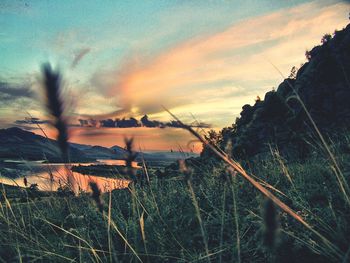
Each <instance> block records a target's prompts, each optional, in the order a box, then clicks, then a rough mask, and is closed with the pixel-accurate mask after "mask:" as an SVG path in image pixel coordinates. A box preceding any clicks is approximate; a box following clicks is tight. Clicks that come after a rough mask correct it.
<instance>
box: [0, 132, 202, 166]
mask: <svg viewBox="0 0 350 263" xmlns="http://www.w3.org/2000/svg"><path fill="white" fill-rule="evenodd" d="M69 155H70V161H71V162H91V161H96V160H97V159H119V160H120V159H124V158H125V157H126V155H127V152H126V150H125V149H124V148H122V147H120V146H118V145H114V146H112V147H111V148H108V147H103V146H99V145H86V144H78V143H69ZM195 156H198V155H197V154H194V153H179V152H152V153H150V152H146V153H138V156H137V160H139V161H140V160H141V159H142V158H143V159H145V160H146V161H148V160H149V161H154V160H167V161H175V160H177V159H183V158H188V157H195ZM0 158H3V159H4V158H5V159H24V160H33V161H35V160H44V159H46V160H48V161H49V162H62V159H61V155H60V150H59V148H58V145H57V142H56V141H55V140H52V139H48V138H46V137H43V136H41V135H37V134H35V133H33V132H29V131H25V130H22V129H20V128H17V127H13V128H8V129H0Z"/></svg>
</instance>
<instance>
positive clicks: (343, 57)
mask: <svg viewBox="0 0 350 263" xmlns="http://www.w3.org/2000/svg"><path fill="white" fill-rule="evenodd" d="M306 55H307V58H308V60H309V61H308V62H307V63H305V64H304V65H303V66H302V67H301V68H300V69H299V70H298V71H297V73H296V76H295V77H294V78H287V79H285V80H284V81H283V82H282V83H281V84H280V85H279V86H278V89H277V90H276V91H269V92H267V93H266V94H265V97H264V99H263V100H258V101H256V103H255V104H254V105H253V106H251V105H244V106H243V108H242V112H241V113H240V117H239V118H237V120H236V122H235V124H233V125H232V127H229V128H224V129H223V130H222V131H221V132H220V134H218V135H217V138H216V139H215V140H216V141H217V142H218V143H219V145H220V146H221V147H223V148H224V147H225V146H226V145H227V143H228V142H229V141H232V149H233V150H232V153H233V155H234V156H235V157H236V158H245V157H251V156H254V155H256V154H259V153H265V152H267V151H269V145H273V146H274V147H277V148H278V149H279V151H280V152H281V153H284V154H286V155H293V156H295V155H298V157H303V156H304V155H305V154H307V153H308V151H309V150H310V149H309V145H308V143H307V142H306V141H307V140H309V139H310V138H315V129H314V128H313V125H312V123H311V122H310V119H309V118H308V116H307V114H306V112H305V110H304V109H303V107H302V104H301V103H300V101H298V99H297V98H296V97H297V96H296V95H298V96H299V97H300V99H301V101H302V102H303V103H304V105H305V107H306V109H307V111H308V112H309V113H310V115H311V117H312V119H313V120H314V122H315V123H316V125H317V127H318V128H319V129H320V130H321V132H322V133H323V134H325V135H326V136H327V135H335V134H336V133H338V132H341V131H344V130H347V129H348V128H349V127H350V25H348V26H347V27H346V28H344V29H343V30H341V31H337V32H335V34H334V36H333V37H331V36H330V35H325V37H324V38H323V39H322V45H320V46H316V47H314V48H313V49H312V50H311V51H309V52H307V54H306ZM214 137H215V136H214ZM208 155H210V151H209V150H208V149H206V148H204V150H203V152H202V156H208Z"/></svg>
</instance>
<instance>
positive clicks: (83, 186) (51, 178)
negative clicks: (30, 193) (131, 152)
mask: <svg viewBox="0 0 350 263" xmlns="http://www.w3.org/2000/svg"><path fill="white" fill-rule="evenodd" d="M91 164H107V165H124V164H125V161H123V160H98V161H97V162H94V163H71V164H62V163H55V164H53V163H51V164H44V163H40V162H25V163H21V164H20V165H25V166H26V168H28V170H30V175H26V176H25V178H26V179H27V186H29V185H30V184H37V185H38V188H39V190H42V191H56V190H57V189H58V188H59V187H60V186H63V185H65V184H67V183H68V182H69V183H70V184H71V185H73V188H74V191H75V192H79V190H82V191H86V192H89V191H90V186H89V183H90V182H95V183H96V184H97V185H98V187H99V189H101V191H102V192H108V191H111V190H114V189H123V188H126V187H128V184H129V183H130V180H127V179H120V178H113V175H112V177H111V178H110V177H102V176H93V175H84V174H81V173H78V172H72V171H71V169H70V168H71V167H72V166H73V165H83V166H88V165H91ZM133 166H134V167H137V166H136V163H135V164H134V165H133ZM0 183H3V184H9V185H17V186H21V187H25V182H24V177H19V178H16V179H10V178H7V177H1V176H0Z"/></svg>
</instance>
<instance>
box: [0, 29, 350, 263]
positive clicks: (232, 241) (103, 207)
mask: <svg viewBox="0 0 350 263" xmlns="http://www.w3.org/2000/svg"><path fill="white" fill-rule="evenodd" d="M348 36H350V26H349V25H348V26H347V28H346V29H344V30H343V31H340V32H337V34H335V36H334V37H333V38H331V37H330V36H328V35H327V36H325V37H324V38H323V41H322V43H323V45H322V46H319V47H315V48H314V49H313V50H311V51H310V52H309V58H310V62H308V63H306V64H305V65H304V66H303V67H302V68H301V69H300V70H299V71H298V72H297V73H295V72H294V74H293V75H295V76H293V79H287V80H286V81H285V82H283V83H282V84H281V85H280V87H279V88H278V90H277V91H276V92H269V93H267V94H266V96H265V98H264V100H261V99H260V98H259V99H257V101H256V103H255V105H254V106H249V105H245V106H244V107H243V111H242V113H241V118H239V119H238V120H237V121H236V123H235V124H234V125H233V126H232V127H230V128H226V129H223V130H222V131H221V132H220V133H219V134H216V133H210V134H208V135H207V136H205V137H204V138H203V136H201V135H200V134H198V133H197V132H196V131H194V130H193V129H192V128H191V126H188V125H185V124H183V123H182V122H181V121H180V120H178V119H177V118H176V116H173V117H174V119H175V120H176V121H177V122H176V123H177V124H178V125H179V126H180V127H182V128H184V129H186V130H188V131H189V132H190V133H191V134H192V135H194V136H195V137H196V138H197V139H199V140H200V141H201V142H202V143H203V144H204V151H203V152H202V156H201V157H200V158H191V159H187V160H182V161H179V163H178V164H173V165H170V166H168V167H166V168H165V169H164V171H155V170H154V169H150V170H147V169H145V167H144V166H143V169H144V172H145V173H147V175H148V176H149V178H151V180H150V182H149V184H142V183H138V179H136V178H137V174H136V173H135V171H134V170H132V169H131V168H132V162H133V161H135V159H136V153H135V152H134V151H133V147H132V146H133V145H132V139H129V140H126V141H125V142H126V146H127V147H126V151H127V156H126V158H125V160H126V173H127V174H128V175H129V176H130V178H132V180H133V181H134V183H131V184H130V185H129V188H127V189H122V190H115V191H113V192H111V193H106V194H102V193H101V190H100V189H98V187H97V184H96V183H93V182H90V187H91V191H92V194H90V193H84V192H81V193H79V194H78V195H74V194H72V192H71V191H70V188H69V185H68V187H64V188H62V189H60V191H59V192H58V193H57V194H55V195H53V194H52V195H46V196H39V197H40V199H39V198H38V196H36V195H35V193H36V192H37V191H36V189H35V186H32V188H31V189H28V190H27V189H19V188H16V187H5V186H4V187H2V190H1V198H2V201H1V203H0V260H1V261H3V262H18V261H19V262H28V261H39V262H47V261H53V262H67V261H69V262H349V261H350V245H349V244H350V224H349V222H350V188H349V183H350V182H349V178H350V165H349V163H350V139H349V132H348V131H349V126H348V125H349V122H347V121H346V120H349V119H348V118H349V116H350V115H349V114H350V108H349V103H348V98H349V96H347V95H348V94H349V92H350V91H349V89H348V88H349V86H348V79H347V76H348V74H347V72H349V71H348V70H349V69H350V67H349V66H348V65H349V63H348V62H349V61H350V57H349V54H350V53H349V47H350V45H348V44H349V41H350V38H349V37H348ZM339 54H341V55H339ZM339 58H341V59H339ZM339 61H340V62H341V63H340V62H339ZM343 62H344V63H343ZM43 75H44V79H45V81H44V83H45V87H46V90H47V100H48V105H47V106H48V111H49V112H50V113H51V115H52V116H51V117H52V119H53V120H54V123H55V127H56V129H57V131H58V137H57V138H58V146H59V148H60V151H61V152H60V153H61V155H62V156H61V158H62V159H63V160H68V159H69V158H68V157H69V156H68V152H69V151H68V149H69V144H68V137H67V134H68V133H67V127H66V125H65V122H64V120H65V119H64V116H63V108H64V107H63V105H62V104H63V102H62V101H61V100H60V99H58V98H59V97H60V96H59V94H60V85H59V83H60V74H59V73H58V72H54V71H52V70H51V68H50V67H49V66H45V67H44V69H43ZM335 84H336V85H335ZM320 87H321V88H320ZM332 89H333V90H332ZM332 92H333V93H332ZM329 94H334V96H330V95H329ZM291 100H293V103H291V104H289V103H290V102H291ZM335 131H336V136H332V137H329V136H328V135H329V134H330V133H331V132H332V133H334V132H335ZM344 131H345V132H344ZM232 144H233V145H232ZM275 147H276V148H275ZM223 150H225V151H223ZM279 150H280V151H281V153H280V152H279ZM232 156H235V157H236V158H240V163H238V162H236V161H235V160H233V159H232ZM148 176H144V178H143V179H145V178H148ZM136 182H137V183H136ZM16 192H18V193H24V194H25V195H24V198H21V200H17V199H18V198H17V194H16Z"/></svg>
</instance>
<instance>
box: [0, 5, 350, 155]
mask: <svg viewBox="0 0 350 263" xmlns="http://www.w3.org/2000/svg"><path fill="white" fill-rule="evenodd" d="M349 11H350V4H349V1H332V0H320V1H301V0H300V1H297V0H294V1H291V0H289V1H281V0H266V1H265V0H247V1H224V0H222V1H83V0H81V1H50V0H48V1H39V0H38V1H29V0H28V1H16V0H13V1H12V0H2V1H1V2H0V126H1V127H9V126H13V125H14V122H15V121H16V120H23V119H24V118H26V117H28V113H27V112H29V113H30V114H31V115H32V116H33V117H37V118H40V119H43V120H45V119H46V118H47V117H46V116H45V111H44V108H43V98H42V87H41V86H40V77H41V76H40V66H41V64H42V63H44V62H47V61H49V62H50V63H51V64H52V65H53V66H54V67H55V68H59V69H60V70H61V72H62V73H63V76H64V83H65V93H64V94H65V98H66V104H67V105H68V106H69V107H68V109H69V111H68V114H69V115H70V116H71V122H72V123H76V124H77V123H78V122H77V119H78V118H87V117H92V118H94V119H101V118H116V117H136V118H140V117H141V116H143V115H144V114H148V115H149V116H150V118H151V119H155V120H162V121H169V120H171V118H170V117H169V114H167V113H165V112H164V110H163V108H162V105H164V106H165V107H167V108H169V109H170V110H171V111H172V112H173V113H175V114H176V115H178V116H179V117H180V118H181V119H182V120H184V121H187V122H192V121H193V116H195V118H196V119H198V120H199V121H202V122H205V123H208V124H211V126H212V127H213V128H217V129H218V128H222V127H225V126H229V125H231V124H232V123H233V122H234V120H235V118H236V117H237V116H239V113H240V111H241V108H242V106H243V105H244V104H247V103H248V104H253V103H254V99H255V98H256V96H258V95H259V96H260V97H262V98H263V97H264V94H265V93H266V92H267V91H269V90H271V89H272V88H273V87H277V86H278V84H279V83H280V82H281V81H282V80H283V78H282V77H281V76H280V74H279V73H278V72H277V71H276V70H275V69H274V67H273V66H272V65H271V64H274V65H275V66H276V67H277V68H278V69H279V70H281V72H282V73H283V74H284V75H286V76H288V75H289V72H290V70H291V68H292V67H293V66H296V67H299V66H300V64H301V63H304V62H305V56H304V54H305V51H306V50H307V49H311V48H312V47H313V46H315V45H317V44H319V43H320V39H321V37H322V36H323V35H324V34H325V33H333V32H334V30H335V29H342V28H343V27H345V26H346V24H347V23H348V22H349ZM192 114H193V116H192ZM33 128H34V127H33ZM71 129H72V133H71V139H72V141H75V142H81V143H89V144H100V145H105V146H111V145H115V144H122V140H123V137H124V136H125V135H128V136H131V135H134V136H135V138H136V140H137V143H138V145H139V147H140V148H143V149H145V150H169V149H170V148H177V147H178V146H179V145H180V146H181V147H187V144H188V142H189V141H190V140H191V138H190V137H189V136H188V135H187V134H186V133H185V132H184V131H179V129H174V128H166V129H158V128H128V129H117V128H109V129H107V128H97V127H90V128H85V127H73V128H71ZM198 149H199V148H198ZM198 149H195V150H197V151H198Z"/></svg>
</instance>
